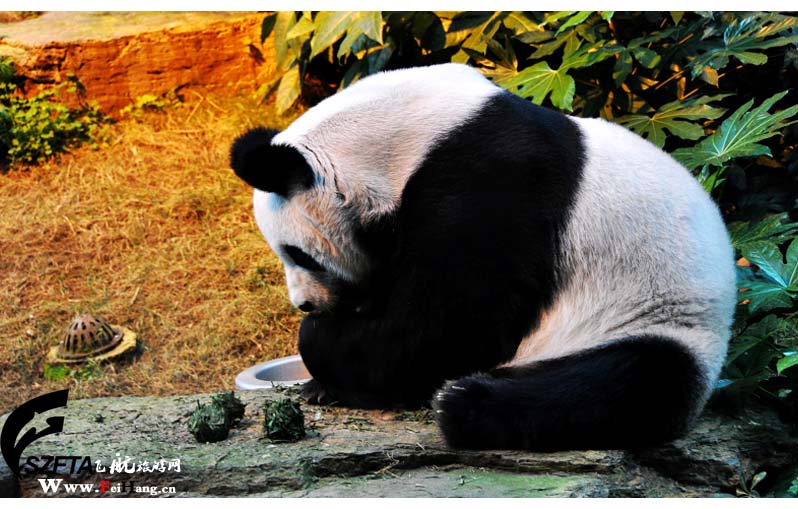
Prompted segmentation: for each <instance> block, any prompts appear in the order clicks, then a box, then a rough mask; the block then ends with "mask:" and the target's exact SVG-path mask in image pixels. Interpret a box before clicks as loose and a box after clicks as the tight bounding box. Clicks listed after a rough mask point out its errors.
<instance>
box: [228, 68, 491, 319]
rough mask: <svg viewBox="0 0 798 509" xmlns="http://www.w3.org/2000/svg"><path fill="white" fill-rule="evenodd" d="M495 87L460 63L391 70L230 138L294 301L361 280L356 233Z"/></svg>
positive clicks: (329, 296)
mask: <svg viewBox="0 0 798 509" xmlns="http://www.w3.org/2000/svg"><path fill="white" fill-rule="evenodd" d="M498 92H499V89H498V88H497V87H496V86H494V85H493V84H491V83H490V82H489V81H488V80H486V79H485V78H484V77H482V75H481V74H479V72H477V71H475V70H474V69H472V68H470V67H467V66H464V65H458V64H444V65H438V66H432V67H422V68H414V69H405V70H400V71H390V72H385V73H380V74H377V75H374V76H371V77H368V78H365V79H363V80H361V81H359V82H358V83H356V84H354V85H353V86H351V87H349V88H347V89H346V90H344V91H342V92H340V93H338V94H336V95H334V96H332V97H329V98H327V99H325V100H324V101H322V102H321V103H319V104H318V105H316V106H315V107H313V108H311V109H310V110H308V111H307V112H306V113H305V114H303V115H302V116H301V117H300V118H298V119H297V120H296V121H294V123H292V124H291V125H290V126H289V127H288V128H287V129H286V130H285V131H283V132H280V133H278V132H276V131H273V130H270V129H265V128H256V129H252V130H250V131H249V132H247V133H245V134H244V135H242V136H240V137H239V138H238V139H237V140H236V141H235V143H234V144H233V147H232V150H231V166H232V167H233V169H234V170H235V172H236V174H237V175H238V176H239V177H241V178H242V179H243V180H244V181H246V182H247V183H249V184H250V185H252V186H253V187H254V188H255V195H254V206H255V219H256V222H257V224H258V227H259V228H260V230H261V232H262V233H263V235H264V237H265V238H266V240H267V241H268V243H269V245H270V246H271V247H272V249H273V250H274V251H275V252H276V253H277V255H278V256H279V257H280V259H281V260H282V261H283V263H284V265H285V273H286V281H287V283H288V291H289V295H290V298H291V302H292V303H293V304H294V305H295V306H297V307H299V308H300V309H303V310H306V311H314V310H315V311H323V310H327V309H330V308H332V307H335V306H337V305H339V304H340V303H341V302H342V300H345V299H346V297H347V293H348V292H349V291H352V290H357V289H359V288H360V287H361V286H362V285H363V284H364V282H365V281H366V279H367V278H368V276H369V274H370V273H371V272H372V271H373V270H374V267H375V265H378V264H379V262H380V261H382V260H378V259H375V255H374V253H372V252H369V251H368V250H367V249H364V247H363V246H362V245H361V244H360V242H359V237H360V232H362V231H363V230H364V229H368V228H369V227H370V226H371V225H374V224H376V223H379V222H380V221H381V220H382V219H384V218H385V217H386V216H390V215H391V214H392V213H393V212H395V211H396V210H397V208H398V206H399V202H400V199H401V194H402V191H403V189H404V187H405V185H406V184H407V181H408V179H409V178H410V177H411V176H412V174H413V173H414V172H415V171H416V170H417V169H418V167H419V165H420V164H421V163H422V162H423V160H424V157H425V156H426V154H427V152H428V151H429V150H430V149H431V148H432V147H433V146H434V145H435V143H436V141H437V140H438V139H441V138H442V137H444V136H446V134H447V133H448V132H449V131H450V130H452V129H455V128H456V127H457V126H458V125H460V124H462V123H463V122H464V121H465V120H467V119H468V118H469V116H471V115H472V114H474V113H475V112H477V111H478V110H479V108H480V107H481V106H482V104H483V103H484V102H485V101H486V100H487V99H488V98H489V97H490V96H492V95H493V94H496V93H498ZM353 293H357V292H356V291H355V292H353Z"/></svg>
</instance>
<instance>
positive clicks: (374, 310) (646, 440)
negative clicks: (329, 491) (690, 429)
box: [231, 92, 712, 450]
mask: <svg viewBox="0 0 798 509" xmlns="http://www.w3.org/2000/svg"><path fill="white" fill-rule="evenodd" d="M420 128H422V127H420ZM274 134H275V133H273V132H270V131H252V132H250V133H248V134H246V135H244V136H243V137H241V138H239V139H238V140H237V141H236V143H235V144H234V146H233V149H232V158H231V164H232V166H233V168H234V169H235V170H236V172H237V173H238V175H239V176H240V177H241V178H242V179H244V180H245V181H247V182H248V183H250V184H252V185H253V186H254V187H256V188H258V189H261V190H263V191H269V192H272V193H276V194H279V195H281V196H283V197H285V198H290V197H291V196H292V195H293V193H301V192H302V191H303V190H307V189H311V188H313V186H316V185H319V184H318V182H314V180H313V175H314V172H313V171H312V170H311V166H312V165H313V163H312V162H309V161H308V157H310V158H313V157H323V156H320V155H319V154H318V153H316V152H313V151H312V150H311V149H310V147H303V149H307V150H303V152H304V155H300V151H297V150H296V148H294V147H292V146H289V145H288V144H283V143H280V142H279V141H278V142H276V143H274V144H271V141H272V136H273V135H274ZM399 135H401V130H400V134H399ZM276 139H278V140H279V138H276ZM270 150H271V151H270ZM586 150H587V149H586V146H585V140H584V137H583V131H582V130H580V128H579V127H578V126H577V125H576V124H575V122H574V120H572V119H571V118H570V117H567V116H564V115H562V114H559V113H556V112H553V111H551V110H548V109H545V108H542V107H538V106H535V105H534V104H531V103H530V102H528V101H526V100H523V99H520V98H518V97H516V96H514V95H512V94H510V93H508V92H498V93H495V94H492V95H491V96H490V97H489V98H488V99H487V100H485V102H484V103H482V104H481V105H480V108H479V113H478V114H475V115H470V116H468V118H467V119H465V121H463V122H462V123H459V124H458V125H456V126H454V127H453V128H452V129H451V130H450V131H449V132H448V133H446V135H445V136H443V137H441V138H439V139H437V140H436V142H435V144H434V146H432V147H431V148H430V149H429V151H428V152H427V153H426V154H425V155H424V157H423V159H422V162H421V163H420V165H419V166H418V167H417V168H415V169H414V171H413V172H412V175H410V176H409V178H408V180H407V182H406V185H405V186H404V188H403V189H402V192H401V197H400V200H399V202H398V206H396V207H395V208H393V209H391V210H389V211H388V212H386V213H382V214H380V215H379V216H377V217H370V218H369V219H368V220H363V219H361V218H360V217H358V214H357V213H354V212H352V216H351V219H350V220H348V222H349V223H351V225H352V228H353V231H354V234H353V235H354V238H355V239H356V243H357V245H358V248H359V249H360V250H361V256H363V257H365V259H367V260H369V262H370V264H371V265H370V269H369V271H368V276H367V277H365V278H363V279H360V280H358V281H356V282H345V281H340V284H341V286H340V287H335V282H334V281H329V282H328V283H329V288H333V287H335V288H337V289H336V290H335V293H336V294H340V296H342V297H341V298H340V299H339V300H338V301H337V304H336V305H335V306H334V307H332V308H330V309H325V310H321V311H318V312H314V313H310V314H308V315H307V316H305V318H304V319H303V321H302V324H301V327H300V331H299V351H300V353H301V355H302V358H303V360H304V362H305V364H306V366H307V368H308V370H309V371H310V373H311V374H312V375H313V378H314V380H313V382H311V383H310V384H308V386H307V387H306V388H305V393H306V395H307V396H308V397H309V399H310V400H311V401H312V402H321V403H331V402H337V403H339V404H347V405H355V406H362V407H388V406H392V405H407V406H418V405H424V404H426V403H428V402H430V401H431V402H432V406H433V408H434V410H435V412H436V415H437V418H438V422H439V424H440V426H441V430H442V432H443V434H444V436H445V438H446V440H447V442H448V443H449V444H450V445H452V446H457V447H468V448H526V449H533V450H559V449H573V448H615V447H625V448H626V447H638V446H642V445H646V444H651V443H656V442H659V441H662V440H666V439H669V438H672V437H674V436H677V435H678V434H680V433H682V432H683V431H684V430H685V429H686V427H687V426H688V424H689V422H690V421H691V419H692V418H694V416H695V414H696V412H697V409H698V408H700V406H701V405H703V400H704V399H705V396H706V392H707V385H708V384H711V383H712V380H710V378H711V376H709V375H708V374H707V372H706V368H705V367H704V366H703V365H702V364H701V363H700V362H699V361H698V360H697V358H696V355H695V354H693V353H692V352H691V351H690V350H689V349H688V348H686V347H685V345H684V343H683V342H680V341H676V340H674V338H672V337H668V336H667V335H661V334H650V333H648V334H640V335H633V336H628V337H620V338H616V340H614V341H612V342H608V343H607V344H600V345H598V346H591V347H587V348H582V349H578V350H577V351H574V352H572V353H569V354H567V355H563V356H559V357H555V358H543V359H539V360H534V361H533V362H529V363H526V364H524V365H520V366H519V365H514V364H513V363H511V362H510V361H511V360H513V358H514V356H516V353H517V351H518V349H519V344H520V343H521V342H522V339H524V338H525V337H526V336H527V335H528V334H529V332H530V331H534V330H535V329H536V328H537V327H538V326H539V325H540V320H541V317H542V316H543V315H544V314H545V313H546V311H547V310H548V309H550V308H551V306H552V305H553V303H554V301H555V299H556V298H557V296H558V295H559V293H560V292H561V290H562V289H563V288H564V286H565V285H570V286H571V287H573V286H574V285H576V286H577V287H578V285H579V284H580V281H573V280H571V279H570V278H571V277H572V275H571V274H569V273H567V272H565V271H563V270H562V267H561V265H562V263H561V262H562V260H561V256H560V254H559V253H561V251H562V244H563V242H562V241H563V234H564V231H565V229H566V226H567V225H568V222H569V218H570V217H571V214H572V210H573V208H574V203H575V201H576V200H577V193H578V191H579V189H580V186H581V185H582V182H583V179H584V169H585V166H586V160H587V154H586ZM292 151H293V152H292ZM311 152H313V155H310V156H308V154H310V153H311ZM297 156H299V157H297ZM316 163H318V161H316ZM344 177H345V170H342V169H338V171H337V172H336V173H335V178H336V179H342V178H344ZM327 178H329V176H328V177H327ZM338 184H340V183H336V185H338ZM341 210H342V211H346V210H348V209H347V208H346V206H342V208H341ZM261 228H262V229H263V226H262V227H261ZM273 247H275V248H276V249H279V247H277V246H273ZM630 249H633V247H632V246H630ZM332 279H336V278H332ZM338 279H340V278H338ZM320 284H326V283H320ZM640 305H641V309H642V311H639V312H637V315H636V317H638V318H640V319H645V317H646V316H647V313H648V314H651V311H646V310H645V309H646V308H645V303H643V302H641V303H640ZM668 305H672V306H677V305H678V303H665V304H664V305H663V306H668ZM655 318H656V320H660V319H662V318H660V317H655ZM635 319H637V318H635ZM674 319H676V320H678V319H680V318H679V317H676V318H674ZM652 323H653V322H652ZM688 327H691V325H689V324H688Z"/></svg>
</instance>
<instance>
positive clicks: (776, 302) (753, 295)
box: [738, 281, 793, 314]
mask: <svg viewBox="0 0 798 509" xmlns="http://www.w3.org/2000/svg"><path fill="white" fill-rule="evenodd" d="M740 284H741V286H742V287H743V288H747V291H744V292H740V293H739V294H738V300H739V301H740V302H745V301H746V300H747V301H749V302H748V311H749V312H750V313H751V314H754V313H756V312H757V311H770V310H773V309H779V308H789V307H792V305H793V300H792V299H791V298H790V295H789V294H788V293H787V292H786V291H785V290H784V288H783V287H782V286H781V285H778V284H774V283H769V282H767V281H745V282H741V283H740Z"/></svg>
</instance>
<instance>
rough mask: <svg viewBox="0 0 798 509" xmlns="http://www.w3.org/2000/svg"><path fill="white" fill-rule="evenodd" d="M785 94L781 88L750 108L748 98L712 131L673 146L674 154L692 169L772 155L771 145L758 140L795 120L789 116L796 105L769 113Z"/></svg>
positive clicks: (776, 133)
mask: <svg viewBox="0 0 798 509" xmlns="http://www.w3.org/2000/svg"><path fill="white" fill-rule="evenodd" d="M786 94H787V91H784V92H780V93H778V94H776V95H774V96H772V97H770V98H768V99H766V100H765V101H763V102H762V104H760V105H759V106H757V107H756V108H754V109H751V106H753V104H754V100H753V99H751V100H750V101H748V102H747V103H745V104H744V105H742V106H741V107H740V108H738V109H737V110H736V111H735V112H734V113H732V114H731V115H730V116H729V118H727V119H726V120H724V121H723V123H722V124H721V125H720V128H719V129H718V130H717V131H715V133H713V134H712V135H710V136H707V137H706V138H704V139H703V140H701V141H700V142H699V143H698V144H697V145H696V146H695V147H692V148H681V149H678V150H676V151H675V152H674V153H673V156H674V157H675V158H676V159H678V160H679V161H680V162H681V163H682V164H684V165H685V166H687V167H688V168H690V169H694V168H698V167H700V166H703V165H714V166H722V165H723V163H725V162H726V161H728V160H730V159H733V158H735V157H754V156H760V155H768V156H769V155H771V154H770V149H769V148H768V147H767V146H765V145H762V144H761V143H759V142H760V141H762V140H765V139H768V138H771V137H773V136H776V135H778V134H779V133H780V131H781V129H783V128H784V127H786V126H788V125H791V124H794V123H795V122H796V120H792V117H794V116H795V115H796V113H798V105H793V106H790V107H789V108H785V109H783V110H781V111H779V112H776V113H772V114H771V113H769V110H770V108H771V107H772V106H773V105H774V104H775V103H776V102H777V101H778V100H779V99H781V98H782V97H784V96H785V95H786Z"/></svg>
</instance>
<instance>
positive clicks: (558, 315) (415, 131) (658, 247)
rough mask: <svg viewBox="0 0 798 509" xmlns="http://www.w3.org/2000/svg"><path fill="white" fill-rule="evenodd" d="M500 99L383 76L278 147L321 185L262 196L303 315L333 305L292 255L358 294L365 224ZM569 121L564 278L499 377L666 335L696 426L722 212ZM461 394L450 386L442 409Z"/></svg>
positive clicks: (478, 78) (438, 75) (652, 156)
mask: <svg viewBox="0 0 798 509" xmlns="http://www.w3.org/2000/svg"><path fill="white" fill-rule="evenodd" d="M499 94H506V92H504V91H503V90H502V89H500V88H499V87H497V86H495V85H493V84H492V83H490V82H489V81H488V80H487V79H485V78H484V77H483V76H482V75H481V74H480V73H478V72H477V71H475V70H474V69H471V68H469V67H467V66H463V65H458V64H445V65H439V66H432V67H424V68H415V69H408V70H401V71H391V72H384V73H380V74H378V75H375V76H372V77H368V78H366V79H363V80H361V81H359V82H358V83H356V84H355V85H353V86H351V87H349V88H347V89H345V90H343V91H342V92H340V93H338V94H336V95H334V96H332V97H330V98H328V99H326V100H324V101H323V102H321V103H320V104H319V105H317V106H315V107H314V108H311V109H310V110H309V111H308V112H306V113H305V114H304V115H302V116H301V117H300V118H299V119H297V120H296V121H295V122H294V123H293V124H291V126H289V127H288V128H287V129H286V130H285V131H283V132H282V133H279V134H277V135H276V136H274V138H273V139H272V140H271V144H272V146H288V147H293V148H295V149H296V150H297V151H298V152H299V153H300V154H301V155H302V156H303V157H304V159H305V160H306V161H307V164H308V165H309V167H310V168H311V170H312V172H313V174H314V179H315V182H316V185H315V186H313V187H310V188H309V189H303V190H301V191H298V192H296V193H294V194H292V195H291V197H290V199H286V197H284V196H279V195H277V194H275V193H272V192H265V191H262V190H258V189H256V190H255V192H254V211H255V218H256V221H257V223H258V226H259V228H260V229H261V231H262V232H263V234H264V236H265V237H266V240H267V241H268V242H269V244H270V245H271V246H272V247H273V248H274V250H275V251H276V252H277V254H278V255H279V256H280V258H281V259H282V260H283V262H284V264H285V268H286V279H287V283H288V288H289V294H290V298H291V302H292V303H293V304H294V305H296V306H300V305H302V304H303V303H307V302H310V303H312V304H313V305H314V308H315V309H316V310H321V311H326V310H330V309H333V308H334V307H335V306H336V304H337V301H336V298H337V295H336V291H335V290H334V288H333V287H332V286H330V285H329V284H328V282H327V281H325V280H324V279H323V278H321V277H319V275H318V273H316V272H314V271H309V270H306V269H304V268H303V267H301V266H298V265H297V264H295V263H294V261H293V260H291V258H290V257H289V256H286V254H285V253H284V252H283V251H282V248H283V246H286V245H290V246H297V247H298V248H300V249H302V250H303V251H304V252H305V253H307V254H308V255H309V256H311V257H312V258H313V259H314V260H316V261H317V262H318V263H319V264H320V265H322V266H323V267H324V269H325V270H326V272H327V273H328V274H330V275H332V276H334V277H335V278H338V279H340V280H342V281H346V282H347V283H349V284H352V285H353V286H358V285H360V284H362V283H363V282H364V279H365V278H366V277H367V276H368V274H369V273H370V270H371V265H372V260H370V258H369V255H368V254H367V253H366V252H364V251H363V250H362V249H361V247H360V246H359V244H358V241H357V236H356V233H357V232H356V231H355V230H356V227H360V226H363V225H368V224H369V223H371V222H373V221H377V220H379V218H381V217H384V216H385V215H386V214H390V213H392V212H393V211H395V210H396V209H397V208H398V207H399V206H400V205H401V199H402V193H403V191H404V189H405V187H406V185H407V183H408V181H409V180H410V179H411V178H412V177H413V175H414V174H415V172H416V171H417V170H418V169H419V167H420V166H421V165H422V164H423V163H424V161H425V157H426V156H427V154H428V153H429V151H430V150H431V149H432V148H433V147H435V146H436V145H437V144H438V143H439V142H440V141H442V140H446V139H447V136H449V135H450V134H451V133H452V132H453V130H454V129H456V128H458V126H461V125H464V124H465V123H467V122H468V121H469V120H471V119H472V118H474V116H476V115H479V114H481V113H482V111H483V109H484V108H485V107H486V104H488V103H489V101H490V100H491V99H493V98H495V97H498V96H499ZM397 112H400V114H397ZM570 119H571V121H573V122H574V123H575V125H576V126H577V127H578V130H579V132H580V133H581V138H582V144H583V147H584V154H585V158H584V165H583V168H582V174H581V180H580V182H579V186H578V190H577V192H576V195H575V200H574V202H573V204H572V206H571V208H570V211H569V213H568V217H567V221H566V225H565V228H564V231H563V233H562V241H561V245H560V253H559V258H558V266H557V270H558V271H559V272H561V273H563V274H567V275H568V278H567V281H565V282H564V285H563V286H562V288H560V289H559V291H558V292H557V293H556V295H555V296H554V299H553V302H552V304H551V305H550V306H548V307H547V308H546V309H543V310H541V311H540V316H539V321H537V322H536V323H537V326H536V327H535V328H533V330H531V332H529V334H528V335H526V336H525V337H524V338H523V339H522V340H521V341H520V344H519V345H518V348H517V350H516V352H515V355H514V356H513V357H512V358H511V359H510V360H508V361H506V362H505V363H504V364H503V366H504V368H508V369H510V370H512V369H513V368H514V367H521V366H535V365H537V363H540V362H545V361H546V360H551V359H560V358H563V357H565V356H569V355H572V354H578V353H579V352H585V351H590V350H591V349H593V348H596V347H602V346H605V345H610V344H612V343H613V342H615V341H616V340H622V339H623V338H628V337H646V336H658V337H659V336H662V337H666V338H669V339H671V340H674V341H676V342H678V343H680V344H681V345H683V346H684V347H685V348H686V349H687V350H688V351H689V352H691V355H692V356H694V358H695V360H696V362H697V363H698V365H699V366H700V367H699V369H700V375H701V377H700V378H701V380H702V381H701V382H700V385H702V387H699V388H698V389H697V391H698V392H699V393H700V394H697V395H696V402H695V403H694V404H692V407H691V409H690V411H689V413H690V419H692V417H694V416H695V414H696V412H698V411H699V410H700V409H701V407H703V403H704V402H705V400H706V398H707V397H708V395H709V393H710V391H711V389H712V386H713V384H714V382H715V381H716V379H717V377H718V374H719V371H720V368H721V365H722V362H723V359H724V357H725V354H726V348H727V342H728V339H729V335H730V326H731V321H732V314H733V308H734V302H735V274H734V265H733V252H732V249H731V247H730V243H729V240H728V235H727V233H726V230H725V227H724V225H723V222H722V219H721V217H720V214H719V212H718V209H717V207H716V206H715V205H714V204H713V202H712V201H711V199H710V198H709V196H708V195H707V194H706V193H705V192H704V191H703V189H702V188H701V187H700V186H699V185H698V183H697V182H696V181H695V180H694V179H693V178H692V176H691V175H690V174H689V173H688V172H687V171H686V170H685V169H684V168H683V167H681V166H680V165H679V164H678V163H677V162H676V161H674V160H673V159H672V158H671V157H669V156H668V155H667V154H665V153H664V152H662V151H661V150H659V149H658V148H656V147H655V146H653V145H652V144H650V143H648V142H647V141H645V140H643V139H642V138H640V137H639V136H637V135H635V134H633V133H631V132H629V131H627V130H626V129H624V128H622V127H619V126H617V125H614V124H611V123H609V122H606V121H604V120H599V119H580V118H574V117H570ZM496 127H497V129H501V126H496ZM234 151H235V149H234ZM234 167H235V164H234ZM237 171H238V169H237ZM242 178H245V180H246V177H242ZM662 197H667V198H666V199H662ZM529 263H530V264H535V263H536V260H529ZM485 284H486V285H489V284H490V282H489V281H486V282H485ZM530 313H534V310H531V311H530ZM541 365H542V364H541ZM464 374H465V373H464ZM459 385H463V384H461V383H457V384H449V385H447V386H446V387H445V388H444V389H443V391H441V392H439V393H438V398H439V399H440V400H441V401H444V400H445V399H446V398H447V395H451V393H452V392H453V391H454V392H456V390H459V389H460V387H459ZM453 387H454V389H453ZM439 412H442V410H439ZM448 425H450V424H447V426H448ZM472 433H473V432H472ZM447 437H449V435H448V434H447ZM498 443H499V445H501V444H503V443H505V442H498ZM506 443H513V442H506ZM523 444H524V445H523V446H530V445H529V444H528V443H526V442H523ZM494 445H495V444H494ZM530 447H537V446H535V445H532V446H530Z"/></svg>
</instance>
